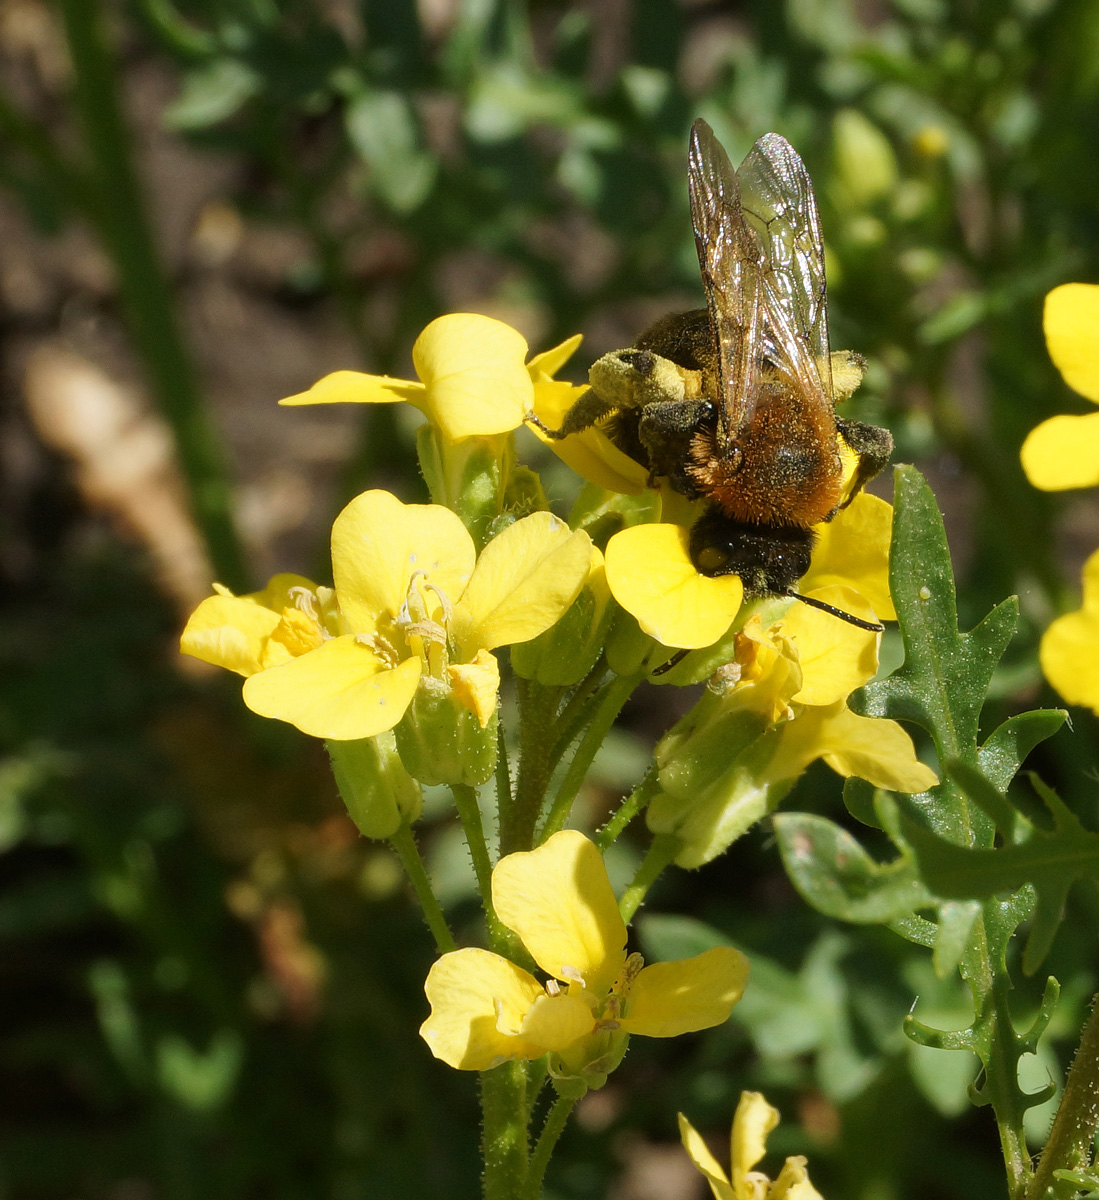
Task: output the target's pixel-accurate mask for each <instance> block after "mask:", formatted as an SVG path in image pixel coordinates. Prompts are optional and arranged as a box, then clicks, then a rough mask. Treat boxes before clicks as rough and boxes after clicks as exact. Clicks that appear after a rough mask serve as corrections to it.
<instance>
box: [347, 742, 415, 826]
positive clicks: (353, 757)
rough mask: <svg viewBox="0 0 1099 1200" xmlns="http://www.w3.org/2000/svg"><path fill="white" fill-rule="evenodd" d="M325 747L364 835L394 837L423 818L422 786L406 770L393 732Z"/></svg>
mask: <svg viewBox="0 0 1099 1200" xmlns="http://www.w3.org/2000/svg"><path fill="white" fill-rule="evenodd" d="M325 747H326V749H327V750H328V757H329V758H330V759H331V761H332V773H333V775H335V777H336V786H337V787H338V788H339V789H340V796H341V797H342V798H343V802H344V804H345V805H347V811H348V813H349V814H350V817H351V819H352V820H353V821H354V822H355V824H356V825H357V826H358V827H359V830H360V832H362V833H364V834H365V835H366V836H367V837H369V838H388V837H392V836H393V834H395V833H396V832H397V830H398V828H399V827H400V826H401V825H402V824H405V823H411V822H412V821H415V820H416V818H417V817H418V816H419V815H420V809H421V808H422V807H423V796H422V794H421V792H420V785H419V784H418V783H417V782H416V780H415V779H413V778H412V776H411V775H409V773H408V771H407V770H405V767H404V764H403V763H402V762H401V759H400V757H399V756H398V754H397V739H396V738H395V737H394V735H393V733H392V731H387V732H385V733H379V734H378V735H377V736H376V737H368V738H360V739H359V740H358V741H354V742H336V741H328V742H325Z"/></svg>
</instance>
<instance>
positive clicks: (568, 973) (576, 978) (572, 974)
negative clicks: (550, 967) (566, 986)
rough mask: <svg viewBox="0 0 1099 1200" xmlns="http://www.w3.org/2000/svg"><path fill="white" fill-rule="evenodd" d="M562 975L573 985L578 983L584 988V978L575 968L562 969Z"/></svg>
mask: <svg viewBox="0 0 1099 1200" xmlns="http://www.w3.org/2000/svg"><path fill="white" fill-rule="evenodd" d="M561 974H562V975H563V976H564V978H565V979H567V980H569V981H570V982H571V983H578V984H580V986H581V987H583V986H584V976H583V975H581V974H580V972H579V971H578V970H577V969H576V968H575V967H562V968H561Z"/></svg>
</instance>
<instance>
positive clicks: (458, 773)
mask: <svg viewBox="0 0 1099 1200" xmlns="http://www.w3.org/2000/svg"><path fill="white" fill-rule="evenodd" d="M496 727H497V717H496V714H495V713H493V715H492V716H491V718H490V719H489V722H488V724H487V725H486V726H485V728H484V729H482V728H481V723H480V721H478V719H477V718H476V716H474V714H473V713H472V712H470V711H469V709H468V708H466V707H465V706H464V705H462V704H461V703H460V702H459V700H458V698H457V697H456V696H455V694H454V692H453V690H452V689H451V688H450V687H448V686H447V685H446V684H444V683H442V682H441V681H439V680H437V679H432V678H430V677H425V678H421V680H420V686H419V687H418V688H417V689H416V695H415V696H414V697H413V700H412V703H411V704H410V705H409V706H408V710H407V712H406V713H405V715H404V716H403V717H402V718H401V721H400V724H398V726H397V728H396V730H395V731H394V732H395V733H396V736H397V749H398V750H399V751H400V754H401V760H402V762H403V763H404V765H405V767H406V768H407V769H408V772H409V774H411V775H413V776H415V777H416V778H417V779H418V780H419V781H420V782H421V783H426V784H437V783H445V784H456V783H460V784H466V785H468V786H470V787H477V786H478V785H479V784H482V783H486V782H487V781H488V780H489V779H491V778H492V773H493V771H495V770H496V736H497V731H496Z"/></svg>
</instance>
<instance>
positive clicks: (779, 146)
mask: <svg viewBox="0 0 1099 1200" xmlns="http://www.w3.org/2000/svg"><path fill="white" fill-rule="evenodd" d="M737 181H738V183H739V185H740V195H741V207H742V210H743V212H744V216H745V218H746V220H747V221H748V222H749V223H750V224H751V225H752V227H753V228H754V229H756V230H758V232H759V235H760V237H761V239H762V241H763V245H764V249H765V255H766V259H765V264H766V265H765V267H764V270H763V272H762V280H763V286H762V288H761V301H760V303H761V308H762V313H761V318H762V319H761V324H762V327H763V329H762V339H763V347H762V351H763V354H764V356H765V357H766V358H767V359H769V360H770V361H771V362H772V363H774V365H775V367H776V368H777V369H778V370H779V371H780V372H782V373H783V374H785V375H787V376H788V377H789V379H790V381H791V383H793V384H795V385H796V386H798V387H799V388H800V389H801V390H802V392H803V394H804V395H805V396H806V399H807V400H819V401H821V402H823V403H825V404H827V405H829V406H831V404H832V367H831V360H830V358H829V350H828V301H827V294H826V289H825V277H824V244H823V242H822V241H821V235H820V215H819V213H818V212H817V201H816V197H815V196H814V195H813V184H812V182H811V180H810V179H809V172H808V171H806V169H805V164H804V163H803V162H802V161H801V158H800V157H799V155H798V153H797V151H796V150H795V149H794V148H793V146H791V145H790V143H789V142H788V141H787V140H786V139H785V138H784V137H780V136H779V135H778V134H777V133H768V134H765V135H764V136H763V137H761V138H760V139H759V141H758V142H756V144H755V145H754V146H753V147H752V149H751V150H750V151H749V152H748V156H747V157H746V158H745V160H744V161H743V162H742V163H741V164H740V167H739V169H738V170H737Z"/></svg>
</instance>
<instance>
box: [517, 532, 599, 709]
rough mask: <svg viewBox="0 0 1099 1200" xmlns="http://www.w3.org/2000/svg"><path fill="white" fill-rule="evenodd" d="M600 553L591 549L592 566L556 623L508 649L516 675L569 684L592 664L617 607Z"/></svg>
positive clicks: (545, 682) (545, 684)
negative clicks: (567, 607) (574, 596)
mask: <svg viewBox="0 0 1099 1200" xmlns="http://www.w3.org/2000/svg"><path fill="white" fill-rule="evenodd" d="M617 607H618V606H617V605H616V604H615V602H614V600H613V598H612V597H611V592H610V588H609V587H607V574H606V571H604V569H603V556H602V554H600V553H599V551H598V550H594V549H593V551H592V569H591V571H590V572H589V574H588V579H587V582H586V583H585V584H584V586H583V588H582V589H581V591H580V595H579V596H577V597H576V599H575V600H574V601H573V603H572V605H571V607H570V608H569V609H568V610H567V611H566V612H565V614H564V616H563V617H561V619H560V620H559V621H558V622H557V624H556V625H551V626H550V628H549V629H547V630H546V631H545V633H540V634H539V635H538V636H537V637H535V638H531V640H530V641H529V642H520V643H519V644H518V645H515V646H512V648H511V665H512V667H513V669H514V670H515V673H516V675H521V676H522V677H523V678H524V679H533V680H535V681H536V682H537V683H540V684H542V686H543V687H571V686H572V685H573V684H574V683H579V682H580V680H581V679H583V678H584V676H585V675H587V673H588V672H589V671H590V670H591V669H592V667H594V666H595V662H596V659H597V658H598V657H599V655H600V654H601V653H602V650H603V642H604V641H605V640H606V636H607V631H608V630H609V629H610V625H611V621H612V620H613V618H614V613H615V610H616V609H617Z"/></svg>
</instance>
